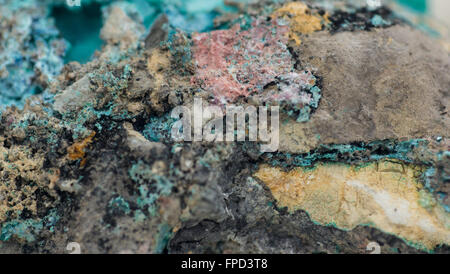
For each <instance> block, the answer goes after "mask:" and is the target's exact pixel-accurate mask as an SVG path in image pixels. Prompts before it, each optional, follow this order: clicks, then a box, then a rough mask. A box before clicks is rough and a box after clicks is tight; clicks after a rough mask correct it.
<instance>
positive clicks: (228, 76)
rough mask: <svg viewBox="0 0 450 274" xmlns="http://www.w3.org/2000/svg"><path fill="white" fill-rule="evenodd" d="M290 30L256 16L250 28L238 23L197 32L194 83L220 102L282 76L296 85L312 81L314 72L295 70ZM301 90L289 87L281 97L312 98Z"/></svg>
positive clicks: (299, 99)
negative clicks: (291, 52)
mask: <svg viewBox="0 0 450 274" xmlns="http://www.w3.org/2000/svg"><path fill="white" fill-rule="evenodd" d="M288 30H289V29H288V27H287V26H284V25H279V24H278V23H276V22H267V21H265V20H256V21H255V22H254V23H253V24H252V28H250V29H249V30H241V28H240V26H239V25H235V26H233V27H232V28H231V29H228V30H217V31H212V32H209V33H196V34H194V35H193V42H194V43H193V47H192V52H193V58H194V61H195V65H196V75H195V76H194V77H193V78H192V82H193V84H197V85H199V86H201V88H203V89H204V90H206V91H209V92H211V93H212V94H213V95H214V99H215V101H216V103H218V104H225V103H232V102H234V101H235V100H236V99H237V98H238V97H239V96H244V97H247V96H249V95H251V94H254V93H257V92H260V91H261V90H263V88H264V86H266V85H267V84H269V83H271V82H273V81H274V80H275V79H276V77H279V76H284V77H286V78H289V79H288V80H289V81H290V82H292V83H295V84H296V85H295V86H296V87H299V86H301V85H306V84H309V82H311V79H309V76H310V75H305V74H304V73H301V74H299V73H297V72H294V64H295V61H294V60H293V58H292V56H291V54H290V52H289V50H288V48H287V46H286V44H287V42H288V36H287V32H288ZM290 92H292V94H289V93H290ZM299 93H300V90H298V89H296V90H295V91H290V90H289V89H287V90H285V91H284V94H282V95H281V94H280V97H283V98H284V99H294V100H298V101H302V102H304V101H308V97H305V95H304V94H299ZM279 99H281V98H279Z"/></svg>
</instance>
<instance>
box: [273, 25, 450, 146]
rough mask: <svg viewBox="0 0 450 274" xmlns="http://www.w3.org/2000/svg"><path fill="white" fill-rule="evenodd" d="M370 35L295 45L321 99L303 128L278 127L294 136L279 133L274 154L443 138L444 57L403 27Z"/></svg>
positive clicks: (318, 36) (319, 37) (448, 104)
mask: <svg viewBox="0 0 450 274" xmlns="http://www.w3.org/2000/svg"><path fill="white" fill-rule="evenodd" d="M376 32H377V35H374V34H373V33H372V32H362V31H361V32H342V33H337V34H334V35H330V34H328V33H326V32H314V33H311V34H310V35H309V36H308V37H305V38H304V39H303V43H302V45H301V46H300V47H298V48H297V49H296V51H297V50H298V54H299V58H300V60H301V61H302V65H303V66H305V67H306V68H311V69H312V70H315V71H316V75H320V76H321V77H322V78H323V81H322V93H321V94H322V98H321V101H320V104H319V107H318V109H317V110H316V111H315V112H314V113H313V114H312V116H311V119H310V120H309V121H308V122H306V123H296V122H295V121H292V122H289V123H286V124H285V125H284V126H285V127H287V128H288V130H286V133H291V132H296V133H298V134H283V130H282V129H280V132H281V135H280V144H281V146H280V150H281V151H286V152H293V153H300V152H308V151H309V150H310V149H312V148H314V147H316V146H317V145H320V144H330V143H335V144H346V143H350V142H355V141H364V142H370V141H374V140H384V139H418V138H430V137H433V136H442V137H449V136H450V131H449V128H448V126H449V125H450V119H449V117H450V116H449V115H448V114H447V112H448V109H449V108H450V100H449V94H450V90H449V87H450V74H449V73H447V71H448V68H449V67H450V58H449V55H448V52H447V51H445V50H444V49H443V48H442V47H441V45H440V44H439V43H434V42H433V40H431V39H430V38H428V37H426V36H425V35H423V34H422V33H420V32H419V31H417V30H414V29H412V28H410V27H408V26H401V25H398V26H393V27H390V28H386V29H377V30H376ZM280 126H281V127H283V124H280ZM316 136H320V141H319V143H318V144H317V138H316Z"/></svg>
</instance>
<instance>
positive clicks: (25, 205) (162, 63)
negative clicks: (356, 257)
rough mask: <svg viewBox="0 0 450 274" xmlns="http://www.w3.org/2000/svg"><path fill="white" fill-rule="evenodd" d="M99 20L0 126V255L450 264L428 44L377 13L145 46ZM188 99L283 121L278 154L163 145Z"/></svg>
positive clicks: (445, 161)
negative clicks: (86, 55) (433, 257)
mask: <svg viewBox="0 0 450 274" xmlns="http://www.w3.org/2000/svg"><path fill="white" fill-rule="evenodd" d="M97 2H101V3H102V4H104V5H105V7H106V9H105V10H107V11H109V12H107V13H106V14H105V16H106V18H105V24H104V27H103V29H102V31H101V33H102V37H103V39H105V45H104V46H103V48H102V49H101V50H100V51H99V52H98V53H97V54H96V55H95V57H94V58H93V59H92V60H91V61H90V62H88V63H86V64H83V65H80V64H78V63H76V62H72V63H69V64H66V65H65V66H64V67H63V68H62V69H61V72H60V74H59V75H58V76H57V77H55V81H52V82H51V83H49V85H48V87H47V89H46V92H47V93H49V94H52V95H53V96H52V98H51V100H42V97H32V98H33V100H29V101H28V102H27V103H26V104H25V105H24V107H23V108H19V107H17V106H12V107H7V108H5V109H4V110H3V111H2V112H1V123H0V191H1V192H0V229H1V230H0V253H67V250H66V246H67V245H68V243H70V242H76V243H79V244H80V247H81V252H82V253H190V252H192V253H367V250H366V247H367V245H368V244H369V243H370V242H376V243H378V244H379V245H380V246H381V252H382V253H423V252H435V253H449V252H450V248H449V235H450V230H449V206H450V200H449V198H448V194H449V192H450V189H449V173H450V164H449V163H450V153H449V145H450V143H449V139H448V138H449V137H450V134H449V117H448V113H447V111H448V108H449V91H450V90H449V87H450V76H449V75H448V70H449V65H450V57H449V52H448V51H446V50H445V49H444V48H443V47H441V44H439V43H436V42H435V41H434V40H433V38H430V37H428V36H427V35H425V34H423V33H421V32H419V31H418V30H415V29H414V28H413V27H411V26H410V25H408V24H407V23H406V22H403V21H401V20H399V19H397V18H396V17H395V15H394V14H392V13H391V12H390V10H389V9H386V8H379V9H374V10H368V9H358V8H349V7H348V6H347V5H343V6H342V5H338V4H335V5H334V4H333V5H331V8H328V9H326V8H325V7H326V6H324V5H322V4H323V3H324V2H327V3H328V4H330V3H332V2H328V1H307V2H308V5H307V4H304V3H300V2H295V4H292V3H291V4H289V3H287V4H282V3H278V1H270V0H265V1H258V2H257V3H255V4H251V5H244V4H242V5H237V6H238V7H239V8H238V9H237V11H235V13H231V14H225V15H223V16H221V17H217V18H216V20H215V22H216V24H218V25H217V26H216V28H214V27H213V26H210V28H209V29H205V28H204V26H209V25H210V24H203V23H202V24H200V25H201V26H202V27H201V28H200V31H202V32H200V33H189V32H186V31H189V30H184V31H183V30H180V29H179V28H177V26H178V25H177V24H179V21H177V20H175V19H176V18H179V17H176V16H174V14H175V13H177V14H179V13H183V12H184V13H186V12H187V13H188V12H189V5H188V4H186V3H187V2H186V3H185V4H183V5H181V7H184V8H180V6H176V5H175V6H171V7H173V9H169V10H168V11H167V13H168V16H167V18H164V17H161V18H160V19H159V20H157V21H156V22H157V24H159V25H155V26H154V28H150V29H152V31H155V32H156V34H155V33H153V34H152V33H146V32H144V31H143V30H144V27H143V25H142V22H141V21H142V20H139V19H138V16H133V13H132V12H130V10H131V11H132V10H133V9H127V8H125V7H126V6H127V5H121V4H117V3H112V4H110V3H109V1H97ZM175 2H176V1H175ZM287 2H289V1H287ZM344 2H345V1H344ZM30 3H31V4H36V3H34V2H33V1H30ZM333 3H334V2H333ZM316 4H317V5H316ZM106 5H107V6H106ZM184 5H187V6H184ZM328 6H330V5H328ZM168 7H169V6H168ZM211 10H212V9H209V8H208V9H206V8H205V10H202V11H195V12H198V14H203V15H205V14H210V12H211ZM202 12H203V13H202ZM117 18H121V19H120V22H118V21H117ZM186 18H189V16H186ZM186 18H184V17H183V20H192V18H190V19H186ZM166 20H167V21H166ZM180 20H181V19H180ZM311 20H312V21H313V22H314V27H312V28H307V29H305V28H304V25H303V24H304V23H305V22H310V21H311ZM174 21H175V22H174ZM165 22H168V23H167V24H166V23H165ZM183 22H185V21H183ZM119 23H121V24H119ZM200 23H201V22H200ZM209 23H211V25H213V24H212V22H209ZM193 27H194V26H193ZM196 27H198V26H196ZM255 30H264V31H263V32H258V31H255ZM261 33H264V34H265V35H266V36H265V37H261V36H258V34H261ZM238 40H241V41H243V42H245V43H244V44H240V43H239V41H238ZM262 41H264V43H263V42H262ZM212 46H213V48H215V49H216V50H214V51H208V50H207V48H208V47H212ZM252 47H253V48H252ZM274 51H275V53H274ZM272 54H280V55H279V56H276V58H275V57H273V58H272V57H271V56H270V55H272ZM228 57H230V58H231V59H227V58H228ZM252 57H256V58H252ZM233 58H234V59H233ZM275 60H276V62H272V61H275ZM208 66H209V68H210V69H208ZM252 66H254V67H253V68H257V69H254V70H253V69H252ZM213 68H214V69H215V70H214V71H213V70H212V69H213ZM214 73H216V74H214ZM217 84H222V86H221V87H225V89H224V90H215V88H217V87H216V86H215V85H217ZM227 88H228V89H227ZM194 97H200V98H203V99H204V100H205V102H209V103H211V104H213V105H214V104H215V105H216V106H219V108H220V107H223V104H225V103H233V104H236V105H240V106H245V107H248V106H252V105H259V104H262V103H267V104H268V105H278V106H280V147H279V150H278V151H277V152H271V153H269V152H266V153H262V152H261V151H260V145H261V144H260V143H258V142H250V141H246V142H206V141H204V142H175V141H174V140H173V139H172V138H171V129H172V126H173V125H174V123H175V122H176V121H177V119H174V118H172V117H171V111H172V110H173V109H174V108H175V107H177V106H185V107H188V108H189V107H191V106H192V105H193V101H194ZM280 98H281V99H280ZM298 98H303V99H305V100H303V99H302V100H303V101H302V100H294V99H298ZM306 99H308V100H306Z"/></svg>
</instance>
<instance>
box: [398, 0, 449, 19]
mask: <svg viewBox="0 0 450 274" xmlns="http://www.w3.org/2000/svg"><path fill="white" fill-rule="evenodd" d="M397 2H399V3H400V4H401V5H403V6H406V7H408V8H410V9H412V10H414V11H416V12H419V13H426V12H427V8H428V3H427V0H397ZM449 16H450V15H449Z"/></svg>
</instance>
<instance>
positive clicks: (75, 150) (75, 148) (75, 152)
mask: <svg viewBox="0 0 450 274" xmlns="http://www.w3.org/2000/svg"><path fill="white" fill-rule="evenodd" d="M94 136H95V131H93V132H92V133H91V134H90V135H89V136H88V137H86V138H85V139H83V140H81V141H79V142H76V143H74V144H73V145H71V146H70V147H68V148H67V152H68V156H69V159H70V160H78V159H81V163H80V166H84V165H85V164H86V158H85V155H86V152H85V151H84V150H85V148H86V147H87V146H88V145H89V144H90V143H92V139H93V138H94Z"/></svg>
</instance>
